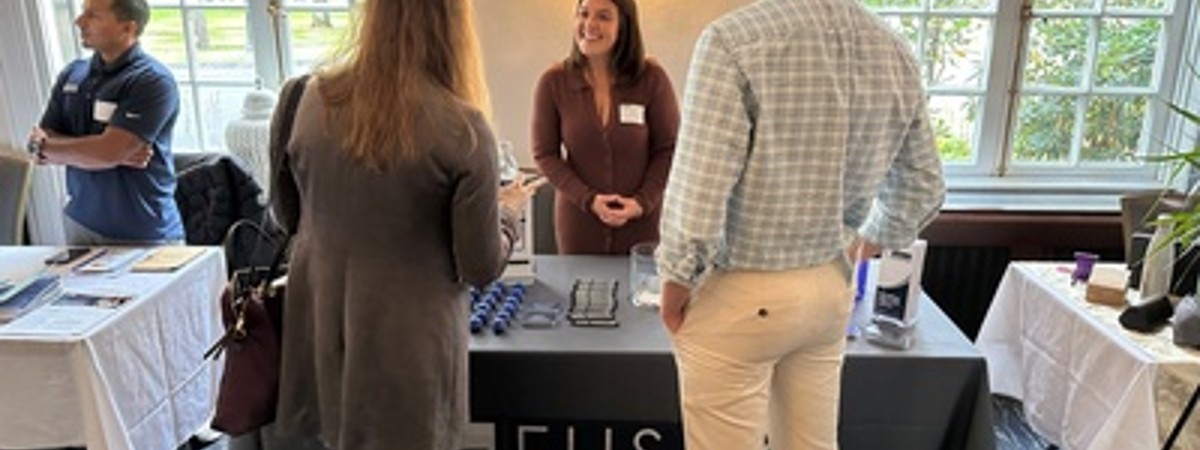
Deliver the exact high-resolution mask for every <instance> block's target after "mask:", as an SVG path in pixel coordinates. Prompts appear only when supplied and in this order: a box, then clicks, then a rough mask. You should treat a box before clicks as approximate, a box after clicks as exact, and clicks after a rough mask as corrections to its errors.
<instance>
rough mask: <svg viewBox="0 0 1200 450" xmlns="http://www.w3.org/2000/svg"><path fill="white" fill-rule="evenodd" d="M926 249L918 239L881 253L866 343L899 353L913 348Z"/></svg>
mask: <svg viewBox="0 0 1200 450" xmlns="http://www.w3.org/2000/svg"><path fill="white" fill-rule="evenodd" d="M927 248H928V244H927V243H926V242H925V241H924V240H920V239H919V240H917V241H916V242H913V244H912V245H910V246H909V247H908V248H904V249H899V250H885V251H884V252H883V256H882V257H881V259H880V261H879V271H878V272H877V275H876V281H875V302H874V306H873V307H872V313H871V325H869V326H867V328H866V330H865V333H866V338H867V340H868V341H870V342H873V343H875V344H879V345H882V346H885V347H892V348H898V349H907V348H909V347H912V344H913V334H914V333H913V330H914V329H915V327H916V325H917V305H919V304H920V303H921V273H922V271H923V268H924V267H925V251H926V249H927Z"/></svg>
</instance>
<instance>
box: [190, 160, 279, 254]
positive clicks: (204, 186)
mask: <svg viewBox="0 0 1200 450" xmlns="http://www.w3.org/2000/svg"><path fill="white" fill-rule="evenodd" d="M175 170H176V171H177V173H178V177H177V178H178V181H177V183H178V186H177V188H176V190H175V203H176V204H177V205H178V206H179V213H180V215H181V216H182V218H183V228H184V231H185V232H186V235H187V243H188V244H189V245H221V243H222V241H223V240H224V238H225V233H226V232H227V231H228V230H229V227H230V226H231V225H233V224H234V222H237V221H238V220H240V219H250V220H253V221H255V222H258V223H259V224H261V225H263V227H264V229H266V230H267V231H268V232H269V233H271V234H272V235H273V237H281V234H280V233H279V232H278V231H277V230H278V227H276V226H275V225H274V221H273V220H271V218H270V214H269V213H268V212H267V208H266V205H265V204H264V202H263V199H262V198H261V197H262V192H263V190H262V187H261V186H259V184H258V182H256V181H255V180H254V178H253V177H252V176H251V175H250V172H249V170H247V169H246V167H245V166H244V165H243V164H242V162H241V161H239V160H238V159H237V157H236V156H234V155H230V154H224V153H178V154H176V155H175ZM260 241H261V239H259V236H257V235H255V233H253V232H251V231H250V230H244V231H241V232H239V233H238V236H237V237H236V240H235V242H234V245H233V247H232V248H227V249H225V251H226V252H230V253H233V254H227V255H225V257H226V261H229V263H230V265H229V270H230V272H232V271H233V270H236V269H239V268H242V267H247V266H249V265H268V264H270V262H271V257H272V256H273V255H274V253H273V251H274V250H273V248H272V247H273V246H272V245H260V244H261V243H260Z"/></svg>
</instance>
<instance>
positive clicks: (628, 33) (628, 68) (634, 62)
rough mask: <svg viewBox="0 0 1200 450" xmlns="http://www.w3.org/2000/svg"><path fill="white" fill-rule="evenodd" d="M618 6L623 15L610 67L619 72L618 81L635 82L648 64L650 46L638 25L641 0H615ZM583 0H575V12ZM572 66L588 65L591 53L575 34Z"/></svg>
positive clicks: (581, 67)
mask: <svg viewBox="0 0 1200 450" xmlns="http://www.w3.org/2000/svg"><path fill="white" fill-rule="evenodd" d="M611 1H612V2H613V4H614V5H616V6H617V12H618V13H619V15H620V18H619V22H618V24H617V27H618V28H620V31H618V32H617V42H614V43H613V50H612V52H613V54H612V58H609V60H608V64H609V69H611V70H612V73H613V74H614V75H616V76H617V82H618V83H626V84H628V83H633V82H635V81H637V79H638V78H641V76H642V71H643V70H645V68H646V49H645V47H644V46H643V44H642V28H641V26H640V25H638V12H637V3H634V0H611ZM581 4H583V0H577V1H576V2H575V14H579V5H581ZM566 64H567V66H568V67H572V68H575V69H579V70H582V69H584V68H586V67H587V56H584V55H583V53H580V52H579V44H578V43H577V42H575V38H574V35H573V34H572V37H571V55H570V56H568V57H567V61H566Z"/></svg>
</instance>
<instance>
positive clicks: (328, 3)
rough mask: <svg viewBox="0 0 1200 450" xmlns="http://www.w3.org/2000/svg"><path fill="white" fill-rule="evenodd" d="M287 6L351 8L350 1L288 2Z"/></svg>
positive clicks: (300, 0)
mask: <svg viewBox="0 0 1200 450" xmlns="http://www.w3.org/2000/svg"><path fill="white" fill-rule="evenodd" d="M284 5H286V6H338V7H342V8H349V7H350V1H349V0H286V1H285V2H284Z"/></svg>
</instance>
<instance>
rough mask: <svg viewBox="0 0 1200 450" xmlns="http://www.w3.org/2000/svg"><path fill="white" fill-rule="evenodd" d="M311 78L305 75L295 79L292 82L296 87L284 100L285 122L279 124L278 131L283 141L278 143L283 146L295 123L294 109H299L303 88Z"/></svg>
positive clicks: (290, 135)
mask: <svg viewBox="0 0 1200 450" xmlns="http://www.w3.org/2000/svg"><path fill="white" fill-rule="evenodd" d="M311 76H312V75H311V74H307V73H306V74H304V75H300V76H299V77H296V78H295V81H294V83H295V85H296V86H295V87H294V88H292V90H291V92H289V93H288V97H287V99H286V100H285V101H287V103H286V104H285V106H286V107H287V109H286V110H285V111H287V116H286V117H287V120H285V121H284V122H283V123H282V124H280V126H281V127H282V128H281V129H280V131H281V137H282V138H283V141H280V142H282V143H283V144H284V145H287V141H288V139H290V138H291V137H292V125H294V124H295V123H296V108H298V107H300V98H301V97H303V96H304V86H305V85H307V84H308V79H309V77H311Z"/></svg>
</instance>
